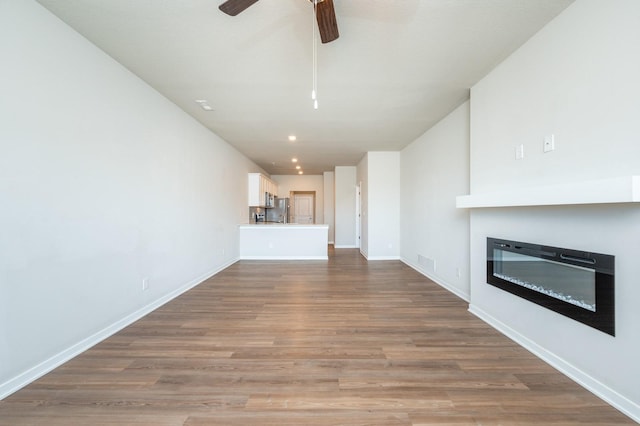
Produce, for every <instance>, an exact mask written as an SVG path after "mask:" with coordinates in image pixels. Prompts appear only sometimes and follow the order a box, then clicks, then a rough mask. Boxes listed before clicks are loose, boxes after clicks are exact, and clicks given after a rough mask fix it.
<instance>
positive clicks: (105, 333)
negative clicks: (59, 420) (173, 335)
mask: <svg viewBox="0 0 640 426" xmlns="http://www.w3.org/2000/svg"><path fill="white" fill-rule="evenodd" d="M238 260H239V259H234V260H230V261H229V262H228V263H225V264H224V265H222V266H220V267H219V268H216V269H215V270H213V271H210V272H207V273H205V274H203V275H202V276H200V277H198V278H195V279H193V280H191V281H189V282H188V283H186V284H184V285H183V286H181V287H179V288H177V289H176V290H174V291H172V292H171V293H168V294H166V295H164V296H162V297H160V298H159V299H156V300H154V301H153V302H151V303H149V304H148V305H145V306H143V307H142V308H140V309H138V310H137V311H135V312H132V313H130V314H129V315H127V316H126V317H124V318H122V319H120V320H118V321H116V322H115V323H113V324H111V325H109V326H107V327H105V328H103V329H102V330H100V331H98V332H97V333H94V334H92V335H91V336H88V337H86V338H85V339H83V340H81V341H79V342H77V343H76V344H74V345H72V346H70V347H68V348H67V349H65V350H63V351H61V352H59V353H57V354H56V355H54V356H52V357H50V358H48V359H46V360H44V361H42V362H41V363H40V364H38V365H35V366H34V367H32V368H30V369H29V370H27V371H25V372H23V373H21V374H19V375H17V376H15V377H13V378H12V379H9V380H8V381H6V382H4V383H2V384H0V400H2V399H4V398H6V397H7V396H9V395H11V394H12V393H14V392H16V391H18V390H20V389H22V388H23V387H25V386H26V385H28V384H29V383H31V382H33V381H35V380H37V379H39V378H40V377H42V376H44V375H45V374H47V373H49V372H50V371H52V370H54V369H55V368H57V367H59V366H61V365H62V364H64V363H65V362H67V361H69V360H70V359H72V358H74V357H76V356H78V355H80V354H81V353H82V352H84V351H86V350H87V349H90V348H92V347H93V346H95V345H97V344H98V343H100V342H102V341H103V340H105V339H106V338H108V337H110V336H112V335H114V334H115V333H117V332H118V331H120V330H122V329H123V328H125V327H127V326H129V325H131V324H133V323H134V322H136V321H137V320H139V319H140V318H142V317H144V316H145V315H148V314H149V313H151V312H153V311H154V310H156V309H158V308H159V307H160V306H162V305H164V304H165V303H167V302H170V301H171V300H173V299H175V298H176V297H178V296H180V295H181V294H182V293H184V292H186V291H188V290H191V289H192V288H193V287H195V286H197V285H198V284H200V283H202V282H203V281H205V280H207V279H209V278H211V277H212V276H214V275H216V274H217V273H219V272H220V271H222V270H224V269H226V268H228V267H229V266H231V265H233V264H234V263H236V262H237V261H238Z"/></svg>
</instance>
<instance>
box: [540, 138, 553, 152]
mask: <svg viewBox="0 0 640 426" xmlns="http://www.w3.org/2000/svg"><path fill="white" fill-rule="evenodd" d="M554 149H556V141H555V138H554V136H553V135H546V136H545V137H544V143H543V145H542V150H543V151H544V152H550V151H553V150H554Z"/></svg>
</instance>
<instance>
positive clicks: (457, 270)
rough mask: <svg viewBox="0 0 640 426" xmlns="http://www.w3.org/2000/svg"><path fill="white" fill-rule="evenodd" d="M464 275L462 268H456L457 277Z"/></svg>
mask: <svg viewBox="0 0 640 426" xmlns="http://www.w3.org/2000/svg"><path fill="white" fill-rule="evenodd" d="M461 276H462V270H460V268H456V277H458V278H460V277H461Z"/></svg>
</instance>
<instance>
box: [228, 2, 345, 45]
mask: <svg viewBox="0 0 640 426" xmlns="http://www.w3.org/2000/svg"><path fill="white" fill-rule="evenodd" d="M257 1H258V0H227V1H225V2H224V3H222V4H221V5H220V6H219V7H218V8H219V9H220V10H221V11H223V12H224V13H226V14H227V15H231V16H236V15H237V14H239V13H240V12H242V11H244V10H245V9H247V8H248V7H249V6H251V5H252V4H254V3H256V2H257ZM310 1H311V3H314V0H310ZM316 1H317V3H315V9H316V20H317V21H318V30H319V31H320V40H321V41H322V43H329V42H331V41H333V40H335V39H337V38H338V37H339V34H338V22H337V21H336V12H335V10H334V8H333V0H316Z"/></svg>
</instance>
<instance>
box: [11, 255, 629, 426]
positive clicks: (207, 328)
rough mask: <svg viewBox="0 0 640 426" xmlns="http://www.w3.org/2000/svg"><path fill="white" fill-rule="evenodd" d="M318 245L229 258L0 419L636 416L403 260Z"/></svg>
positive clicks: (377, 425) (395, 423) (356, 423)
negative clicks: (275, 256)
mask: <svg viewBox="0 0 640 426" xmlns="http://www.w3.org/2000/svg"><path fill="white" fill-rule="evenodd" d="M330 254H331V257H330V260H329V261H328V262H326V261H289V262H261V261H241V262H238V263H236V264H234V265H233V266H231V267H230V268H228V269H226V270H225V271H223V272H221V273H220V274H218V275H216V276H215V277H213V278H211V279H209V280H207V281H205V282H204V283H202V284H201V285H199V286H198V287H196V288H195V289H193V290H191V291H189V292H187V293H185V294H184V295H182V296H181V297H179V298H177V299H175V300H174V301H172V302H170V303H169V304H167V305H165V306H163V307H162V308H160V309H158V310H157V311H155V312H153V313H152V314H150V315H148V316H147V317H145V318H143V319H142V320H140V321H138V322H136V323H135V324H133V325H131V326H129V327H127V328H126V329H124V330H122V331H121V332H119V333H117V334H116V335H114V336H112V337H111V338H109V339H107V340H105V341H104V342H102V343H100V344H98V345H97V346H95V347H94V348H92V349H90V350H89V351H87V352H85V353H83V354H82V355H80V356H78V357H77V358H75V359H73V360H71V361H70V362H68V363H66V364H65V365H63V366H61V367H59V368H57V369H56V370H55V371H53V372H51V373H50V374H47V375H46V376H44V377H42V378H41V379H40V380H38V381H36V382H34V383H32V384H31V385H29V386H27V387H25V388H24V389H22V390H20V391H18V392H17V393H15V394H13V395H11V396H9V397H8V398H6V399H5V400H4V401H0V424H2V425H12V426H13V425H65V426H68V425H187V426H201V425H225V426H240V425H243V426H244V425H274V426H275V425H278V426H293V425H322V426H329V425H330V426H335V425H348V426H360V425H362V426H364V425H367V426H406V425H413V426H418V425H432V424H439V425H450V426H453V425H511V424H517V425H541V424H544V425H578V424H580V425H583V424H590V425H609V426H610V425H622V424H635V423H634V422H633V421H632V420H630V419H629V418H627V417H625V416H624V415H622V414H621V413H619V412H618V411H617V410H615V409H614V408H612V407H611V406H609V405H607V404H606V403H604V402H603V401H602V400H600V399H598V398H597V397H595V396H594V395H592V394H591V393H589V392H587V391H586V390H584V389H583V388H581V387H580V386H578V385H577V384H575V383H574V382H572V381H571V380H570V379H568V378H566V377H565V376H563V375H562V374H560V373H558V372H556V371H555V370H554V369H553V368H551V367H549V366H548V365H547V364H545V363H544V362H542V361H540V360H539V359H537V358H536V357H535V356H533V355H531V354H530V353H529V352H527V351H526V350H524V349H522V348H521V347H519V346H518V345H516V344H515V343H513V342H512V341H510V340H509V339H507V338H506V337H504V336H502V335H501V334H499V333H498V332H497V331H495V330H493V329H492V328H491V327H489V326H488V325H486V324H484V323H483V322H482V321H480V320H479V319H477V318H476V317H474V316H473V315H471V314H470V313H468V312H467V304H466V303H465V302H464V301H462V300H460V299H458V298H457V297H455V296H453V295H452V294H451V293H449V292H447V291H446V290H444V289H442V288H441V287H439V286H438V285H436V284H434V283H432V282H430V281H429V280H427V279H426V278H424V277H423V276H422V275H420V274H418V273H417V272H415V271H414V270H412V269H411V268H409V267H407V266H406V265H404V264H402V263H401V262H398V261H376V262H369V263H367V261H366V260H364V259H363V258H362V257H361V256H360V255H359V253H358V251H357V250H352V249H338V250H335V252H334V251H331V252H330Z"/></svg>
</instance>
